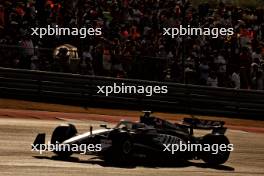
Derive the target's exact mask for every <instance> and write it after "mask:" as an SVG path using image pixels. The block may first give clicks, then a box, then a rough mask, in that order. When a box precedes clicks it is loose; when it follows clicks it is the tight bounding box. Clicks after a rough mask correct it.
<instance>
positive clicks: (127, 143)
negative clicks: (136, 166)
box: [123, 141, 132, 154]
mask: <svg viewBox="0 0 264 176" xmlns="http://www.w3.org/2000/svg"><path fill="white" fill-rule="evenodd" d="M131 149H132V144H131V142H130V141H125V142H124V144H123V152H124V153H125V154H129V153H130V151H131Z"/></svg>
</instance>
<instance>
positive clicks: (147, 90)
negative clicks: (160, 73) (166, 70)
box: [97, 83, 168, 96]
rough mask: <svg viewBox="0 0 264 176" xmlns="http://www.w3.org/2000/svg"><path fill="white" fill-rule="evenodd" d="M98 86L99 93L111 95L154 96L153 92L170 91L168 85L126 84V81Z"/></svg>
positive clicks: (163, 92)
mask: <svg viewBox="0 0 264 176" xmlns="http://www.w3.org/2000/svg"><path fill="white" fill-rule="evenodd" d="M97 88H98V91H97V94H104V95H105V96H109V95H110V94H143V95H145V96H152V95H153V94H166V93H168V87H167V86H142V85H125V83H121V84H120V85H118V84H117V83H114V84H113V85H108V86H97Z"/></svg>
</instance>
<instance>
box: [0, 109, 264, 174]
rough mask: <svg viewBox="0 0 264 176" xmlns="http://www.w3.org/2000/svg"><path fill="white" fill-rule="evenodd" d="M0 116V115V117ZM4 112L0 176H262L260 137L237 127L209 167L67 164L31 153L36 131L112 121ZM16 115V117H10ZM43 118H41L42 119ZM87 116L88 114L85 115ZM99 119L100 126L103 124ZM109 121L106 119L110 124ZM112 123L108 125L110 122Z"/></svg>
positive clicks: (85, 160) (79, 158)
mask: <svg viewBox="0 0 264 176" xmlns="http://www.w3.org/2000/svg"><path fill="white" fill-rule="evenodd" d="M1 112H2V113H1ZM9 112H13V114H12V113H8V112H5V111H4V110H3V109H2V110H1V109H0V175H1V176H9V175H11V176H38V175H41V176H42V175H43V176H53V175H54V176H64V175H72V176H79V175H86V176H87V175H88V176H89V175H96V176H118V175H121V176H123V175H124V176H136V175H144V176H148V175H151V176H156V175H157V176H167V175H168V176H175V175H179V176H185V175H186V176H196V175H197V176H198V175H206V176H215V175H221V176H222V175H243V176H244V175H249V176H255V175H260V176H261V175H264V133H262V132H245V131H242V130H237V129H230V130H228V131H227V136H228V137H229V139H230V141H231V143H233V144H234V151H233V152H232V153H231V156H230V159H229V161H228V162H227V163H225V164H224V165H221V166H218V167H214V168H212V167H208V166H207V165H205V164H204V163H203V162H202V161H190V162H189V163H186V164H183V165H163V164H162V163H161V164H160V165H154V166H153V165H147V164H139V165H133V166H125V167H122V166H111V165H107V164H106V163H104V162H103V161H101V160H99V159H96V158H93V156H86V155H77V154H76V155H73V157H72V158H71V159H70V160H68V161H63V160H60V159H58V158H57V157H55V156H54V154H52V153H44V154H42V155H40V154H38V153H37V152H32V151H31V143H32V142H33V140H34V138H35V136H36V134H37V133H39V132H46V133H47V134H48V136H47V138H48V139H50V135H51V133H52V130H53V129H54V128H55V127H56V126H57V125H58V124H60V123H68V122H70V123H74V124H75V125H76V126H77V129H78V131H79V132H80V133H82V132H85V131H87V130H89V127H90V125H93V126H94V127H98V126H99V124H102V123H104V124H106V123H107V122H106V121H108V120H107V119H115V118H116V117H111V116H101V115H98V116H96V115H92V116H90V117H93V118H88V119H89V120H87V118H82V117H80V118H74V119H72V118H70V115H67V114H63V113H61V114H56V113H55V114H54V113H50V114H49V113H48V112H38V115H39V116H37V115H36V114H35V115H34V112H28V114H30V113H31V114H33V115H32V116H27V117H25V114H23V113H21V112H19V111H17V112H16V111H10V110H9ZM14 112H16V113H14ZM43 116H44V117H45V118H41V117H43ZM87 116H88V117H89V115H87ZM102 121H104V122H102ZM110 121H111V120H110ZM109 125H110V126H111V125H113V121H111V123H109Z"/></svg>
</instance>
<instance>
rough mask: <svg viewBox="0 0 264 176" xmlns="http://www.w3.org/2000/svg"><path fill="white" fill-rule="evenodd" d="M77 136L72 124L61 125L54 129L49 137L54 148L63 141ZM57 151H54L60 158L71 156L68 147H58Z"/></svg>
mask: <svg viewBox="0 0 264 176" xmlns="http://www.w3.org/2000/svg"><path fill="white" fill-rule="evenodd" d="M76 134H77V130H76V128H75V126H74V125H72V124H62V125H60V126H58V127H56V128H55V130H54V131H53V133H52V136H51V144H54V145H56V146H58V145H60V144H61V143H62V142H63V141H65V140H67V139H69V138H71V137H73V136H75V135H76ZM57 149H58V150H54V151H53V152H54V153H56V154H57V155H58V156H60V157H64V158H65V157H69V156H71V155H72V154H73V152H72V151H71V148H70V146H66V145H65V146H63V147H58V148H57Z"/></svg>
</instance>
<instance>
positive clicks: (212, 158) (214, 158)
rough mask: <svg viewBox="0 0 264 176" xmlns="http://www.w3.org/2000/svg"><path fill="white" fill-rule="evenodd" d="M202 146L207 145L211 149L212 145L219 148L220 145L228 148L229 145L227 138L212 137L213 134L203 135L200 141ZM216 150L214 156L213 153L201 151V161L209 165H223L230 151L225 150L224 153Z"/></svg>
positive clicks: (222, 136)
mask: <svg viewBox="0 0 264 176" xmlns="http://www.w3.org/2000/svg"><path fill="white" fill-rule="evenodd" d="M201 143H202V144H203V145H204V144H209V145H210V146H211V148H212V147H213V146H212V145H215V146H216V145H218V147H219V148H220V145H221V144H224V145H225V146H227V147H228V145H229V144H230V142H229V140H228V138H227V137H226V136H225V135H213V134H208V135H205V136H204V137H203V139H202V142H201ZM219 148H218V153H216V154H214V153H215V151H212V150H210V151H203V152H202V155H201V159H202V160H203V161H204V162H206V163H207V164H209V165H220V164H223V163H225V162H226V161H227V160H228V158H229V155H230V150H229V148H227V149H225V151H221V150H220V149H219Z"/></svg>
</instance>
